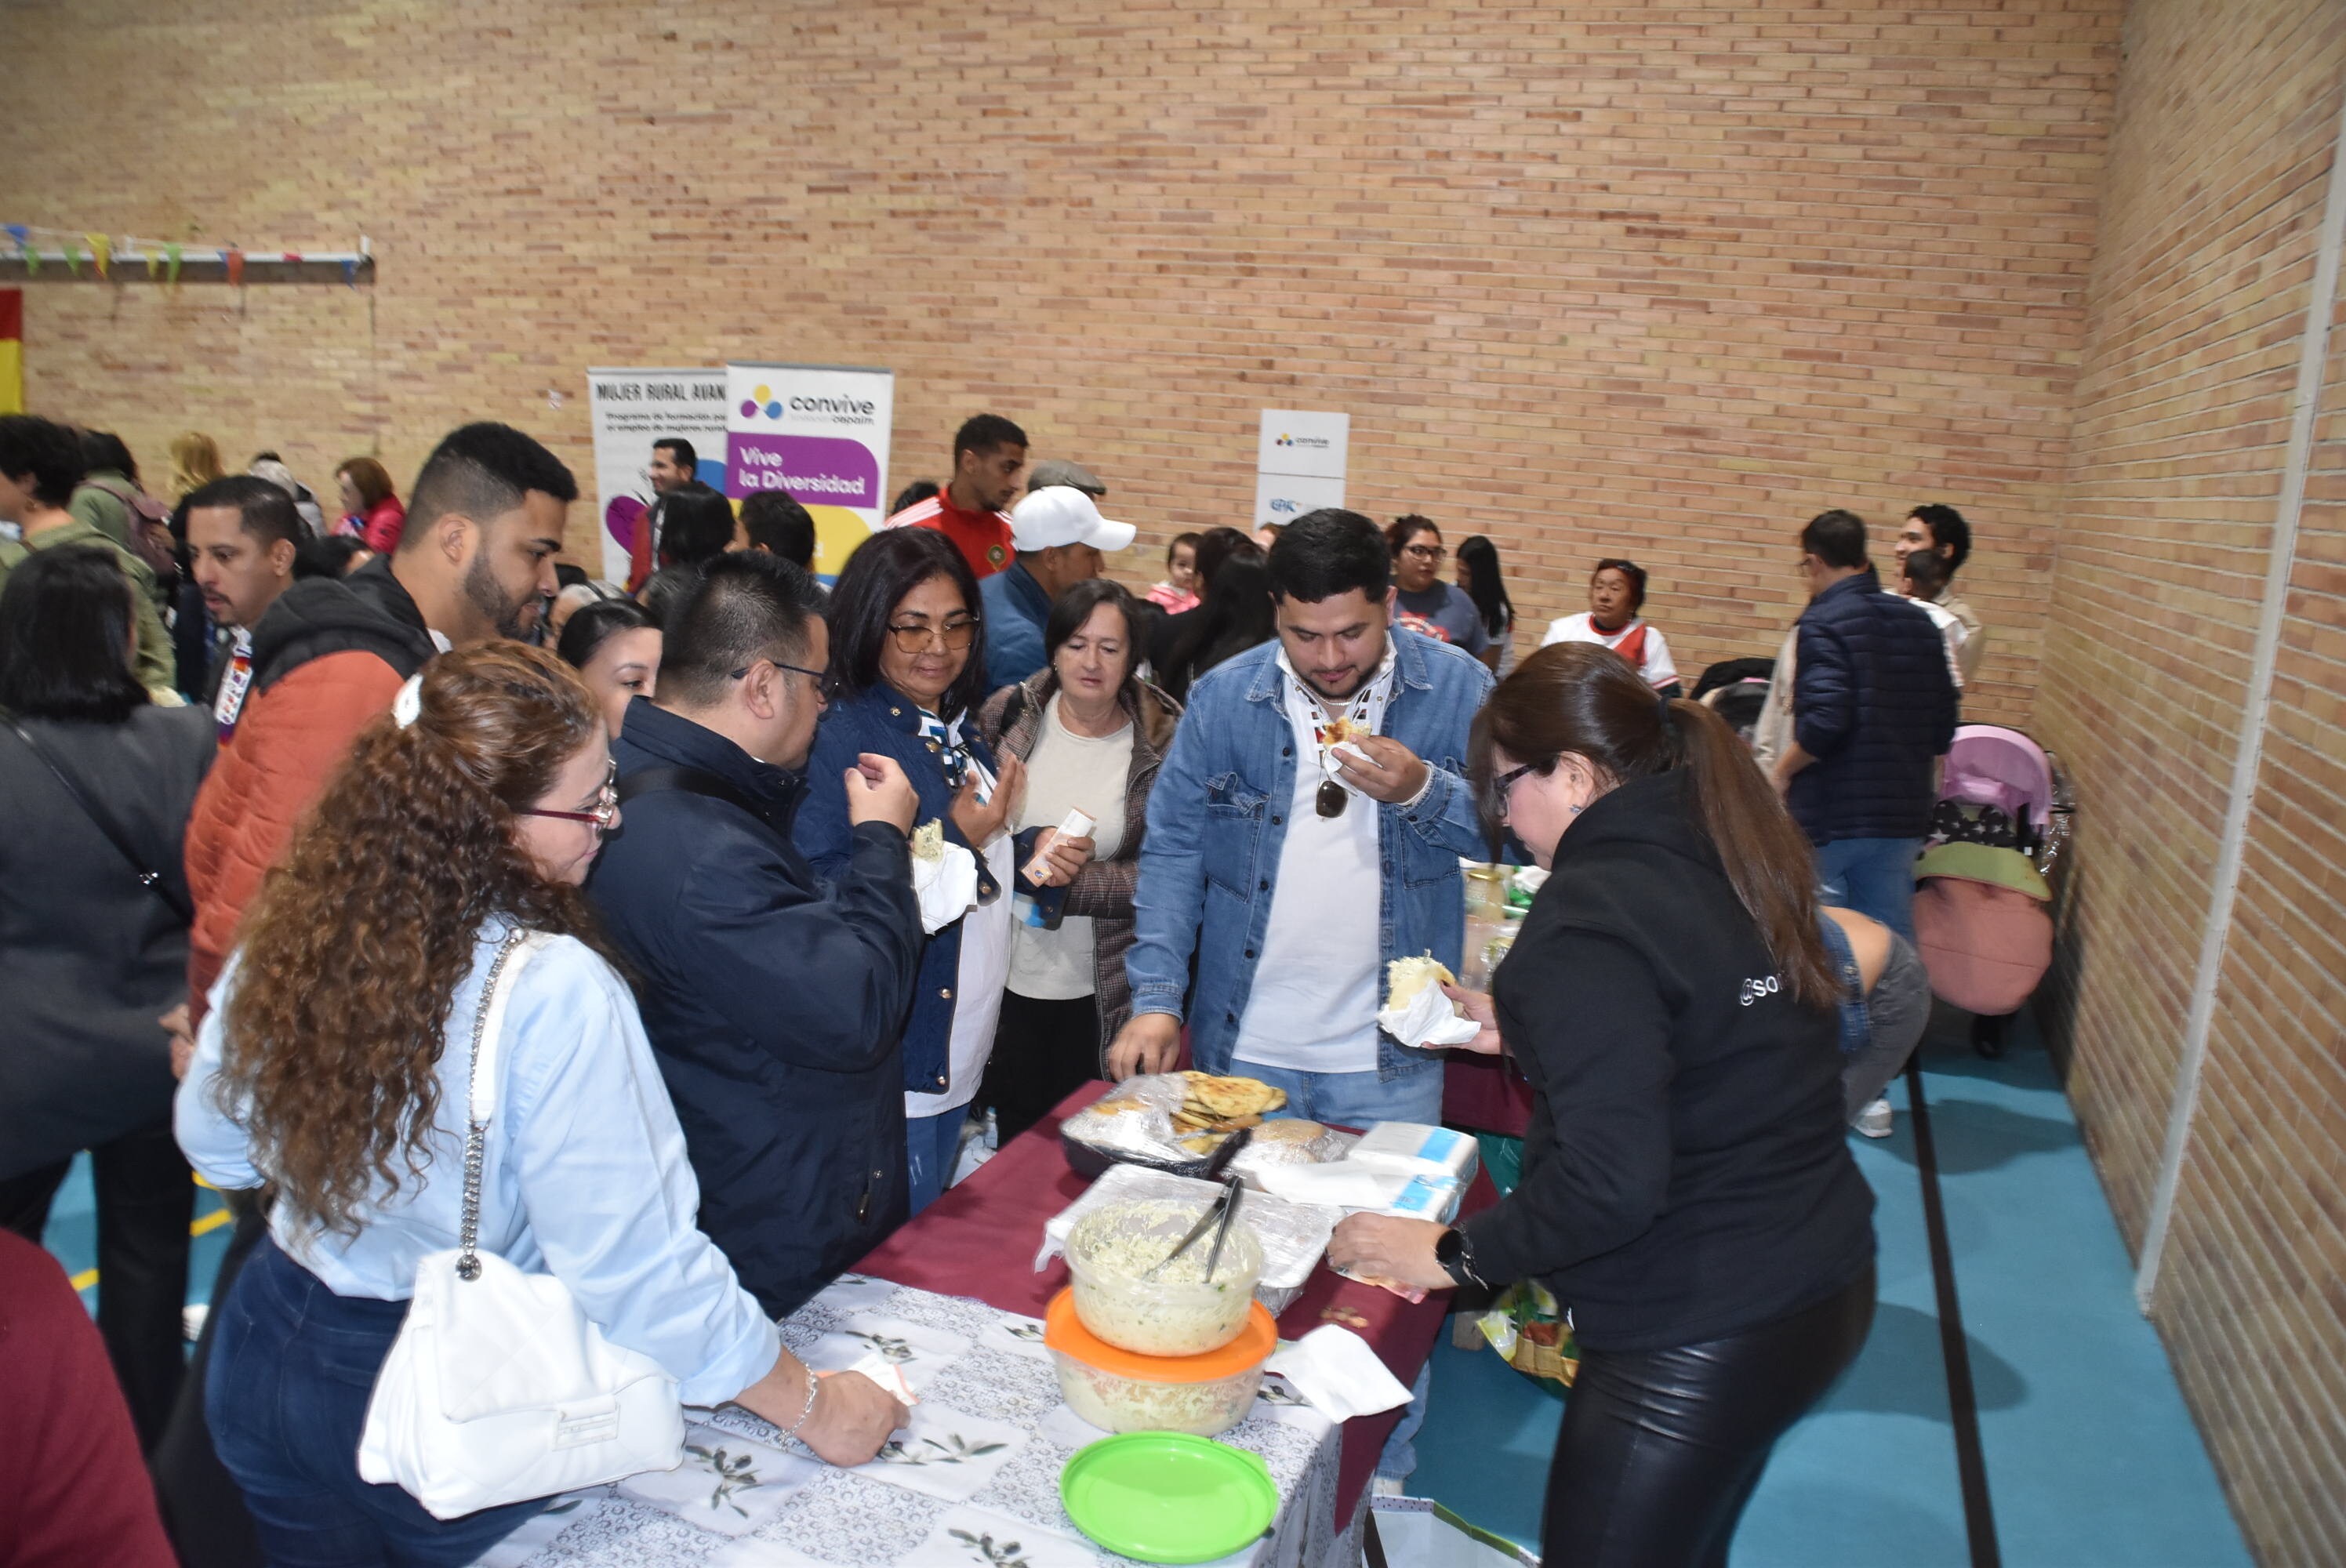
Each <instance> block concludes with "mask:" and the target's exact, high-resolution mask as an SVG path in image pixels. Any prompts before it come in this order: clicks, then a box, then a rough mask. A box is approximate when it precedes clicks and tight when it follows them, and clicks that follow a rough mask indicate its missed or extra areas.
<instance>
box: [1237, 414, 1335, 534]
mask: <svg viewBox="0 0 2346 1568" xmlns="http://www.w3.org/2000/svg"><path fill="white" fill-rule="evenodd" d="M1351 445H1352V415H1351V414H1348V413H1320V412H1312V411H1311V410H1309V409H1295V408H1267V409H1265V410H1263V411H1262V431H1261V434H1260V438H1259V439H1258V441H1257V443H1256V448H1255V459H1254V473H1255V481H1254V525H1255V526H1256V527H1258V528H1260V527H1261V526H1262V525H1263V524H1266V523H1292V522H1294V521H1295V520H1296V519H1297V518H1298V517H1301V516H1302V515H1303V514H1305V513H1306V512H1316V511H1318V510H1319V509H1320V508H1321V507H1322V506H1341V505H1342V504H1344V461H1345V456H1346V453H1347V450H1348V449H1349V448H1350V446H1351Z"/></svg>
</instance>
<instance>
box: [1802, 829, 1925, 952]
mask: <svg viewBox="0 0 2346 1568" xmlns="http://www.w3.org/2000/svg"><path fill="white" fill-rule="evenodd" d="M1922 852H1923V840H1920V839H1835V840H1833V841H1832V842H1831V843H1830V844H1824V845H1821V846H1820V847H1819V848H1818V850H1817V882H1818V884H1819V885H1818V889H1817V892H1818V896H1819V897H1821V899H1823V901H1825V902H1826V903H1829V904H1837V905H1839V906H1840V907H1841V908H1842V909H1845V910H1855V911H1857V912H1858V913H1860V914H1862V915H1871V916H1872V917H1873V918H1874V919H1875V920H1878V921H1881V922H1882V924H1883V925H1886V926H1888V927H1889V928H1890V929H1891V930H1892V931H1894V932H1897V933H1898V934H1899V935H1900V936H1902V937H1904V938H1905V939H1906V940H1907V941H1908V942H1913V940H1914V858H1915V857H1916V856H1917V855H1920V854H1921V853H1922Z"/></svg>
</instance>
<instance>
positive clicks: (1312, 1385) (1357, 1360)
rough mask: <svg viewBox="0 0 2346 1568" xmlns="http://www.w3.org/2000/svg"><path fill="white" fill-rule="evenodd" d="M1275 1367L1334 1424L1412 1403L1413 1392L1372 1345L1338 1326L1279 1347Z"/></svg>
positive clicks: (1313, 1332)
mask: <svg viewBox="0 0 2346 1568" xmlns="http://www.w3.org/2000/svg"><path fill="white" fill-rule="evenodd" d="M1270 1369H1271V1370H1272V1371H1274V1372H1277V1373H1278V1374H1279V1375H1280V1377H1282V1378H1285V1379H1286V1380H1288V1382H1289V1383H1290V1385H1292V1386H1293V1388H1294V1390H1295V1391H1296V1392H1297V1393H1299V1394H1301V1395H1302V1396H1303V1398H1304V1399H1305V1400H1306V1401H1308V1402H1309V1403H1310V1404H1311V1408H1312V1409H1313V1410H1318V1411H1319V1412H1320V1413H1321V1415H1324V1416H1326V1417H1327V1418H1328V1419H1329V1420H1336V1421H1348V1420H1352V1418H1353V1417H1354V1416H1372V1415H1375V1414H1377V1413H1378V1412H1379V1411H1381V1410H1392V1409H1394V1408H1396V1407H1398V1406H1401V1405H1405V1404H1407V1403H1409V1390H1408V1389H1407V1388H1406V1387H1404V1386H1403V1383H1402V1380H1400V1379H1399V1378H1396V1377H1394V1376H1393V1375H1392V1372H1390V1371H1388V1370H1387V1369H1385V1364H1384V1362H1382V1361H1381V1360H1379V1359H1377V1353H1376V1352H1375V1351H1374V1350H1372V1349H1369V1342H1368V1341H1367V1340H1366V1339H1362V1338H1361V1337H1360V1336H1359V1335H1358V1334H1355V1333H1353V1332H1352V1330H1351V1329H1346V1328H1341V1327H1340V1326H1339V1325H1337V1324H1334V1323H1330V1324H1328V1325H1326V1326H1325V1327H1322V1328H1319V1329H1312V1330H1311V1332H1310V1333H1309V1334H1306V1335H1304V1336H1303V1338H1301V1339H1298V1340H1296V1341H1295V1342H1294V1343H1293V1344H1291V1345H1281V1346H1280V1348H1279V1349H1278V1350H1277V1351H1275V1352H1274V1353H1273V1354H1272V1356H1271V1358H1270Z"/></svg>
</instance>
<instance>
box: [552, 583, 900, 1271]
mask: <svg viewBox="0 0 2346 1568" xmlns="http://www.w3.org/2000/svg"><path fill="white" fill-rule="evenodd" d="M828 655H829V634H828V632H827V630H826V628H825V626H824V625H823V621H822V616H821V596H820V594H819V592H818V591H817V589H816V588H815V586H814V581H813V579H812V578H811V577H809V576H808V575H806V574H805V573H804V572H802V571H801V570H800V569H799V568H798V567H797V566H795V565H791V564H790V563H789V562H787V561H784V560H782V559H780V557H778V556H774V555H767V554H764V553H763V552H759V551H750V552H746V553H742V554H739V555H725V556H722V557H720V558H719V559H718V560H717V561H715V562H712V563H710V564H709V565H708V566H707V567H706V568H705V570H704V573H703V575H702V577H701V580H700V581H699V584H698V585H695V587H694V588H693V589H692V592H691V594H690V596H688V598H687V599H686V600H685V602H684V604H683V606H681V608H680V609H679V610H678V613H677V615H676V616H674V617H672V618H671V620H670V621H669V624H668V646H667V647H666V648H665V650H664V657H663V658H662V660H661V666H660V683H659V697H658V702H657V703H655V702H653V701H650V700H648V699H646V698H642V697H638V698H637V700H636V701H635V702H634V703H633V704H632V705H631V706H630V707H629V708H628V709H627V724H626V728H625V732H624V733H623V734H622V735H621V736H620V738H619V739H618V741H617V744H615V745H614V746H613V747H612V748H611V751H612V758H613V761H614V763H615V765H616V767H617V770H618V775H619V799H620V800H621V802H622V803H623V809H624V812H625V816H624V818H623V820H622V821H621V823H620V825H619V829H618V830H617V832H616V833H615V834H613V835H612V836H611V837H610V838H609V839H608V840H607V841H606V843H605V845H604V848H603V854H602V858H601V860H599V861H598V862H597V865H596V867H595V872H594V875H593V877H592V879H591V880H590V881H588V883H587V889H586V891H587V894H588V896H589V897H591V898H592V899H593V900H594V901H595V904H596V906H597V910H598V911H600V912H601V914H602V916H603V920H604V923H605V926H606V929H607V930H608V931H609V932H610V933H611V936H612V938H613V939H614V940H615V941H616V942H617V943H618V945H619V948H620V950H621V951H622V952H624V953H625V955H626V957H627V962H628V964H629V965H630V966H631V967H632V968H633V970H634V972H635V974H634V978H635V982H636V995H637V1002H638V1003H639V1004H640V1005H641V1007H642V1009H643V1017H644V1031H645V1033H647V1034H648V1035H649V1036H650V1037H651V1043H652V1050H653V1052H654V1054H655V1055H657V1057H658V1061H659V1064H660V1074H661V1076H662V1077H663V1078H664V1079H665V1080H666V1081H667V1084H668V1095H669V1098H670V1099H672V1100H673V1101H674V1102H675V1104H676V1115H677V1120H678V1122H679V1123H680V1124H681V1125H682V1126H683V1128H684V1139H685V1149H686V1153H687V1154H688V1156H689V1157H690V1159H691V1161H692V1168H693V1174H694V1175H695V1176H698V1177H699V1181H700V1227H701V1229H703V1230H704V1231H706V1232H708V1233H709V1238H710V1239H711V1240H713V1241H715V1242H716V1243H717V1245H718V1246H719V1247H722V1248H723V1249H724V1251H725V1255H726V1256H727V1257H729V1258H730V1259H731V1260H732V1263H733V1268H734V1271H735V1272H736V1273H737V1274H739V1276H740V1278H741V1283H742V1284H743V1285H745V1286H747V1287H749V1288H750V1292H751V1294H753V1295H755V1296H756V1297H757V1298H758V1300H759V1303H760V1305H761V1306H763V1307H764V1308H766V1310H767V1311H769V1312H771V1313H773V1314H774V1315H775V1316H777V1317H780V1316H781V1315H782V1314H784V1313H787V1312H790V1311H792V1310H794V1309H795V1308H797V1307H798V1306H799V1305H800V1304H801V1302H803V1301H805V1300H806V1299H807V1298H808V1297H810V1296H812V1295H813V1294H814V1293H815V1292H816V1291H817V1290H819V1289H821V1288H822V1286H823V1285H824V1284H825V1283H827V1282H828V1281H829V1280H830V1279H831V1278H833V1277H834V1276H836V1275H837V1274H838V1273H839V1272H840V1271H841V1270H842V1269H844V1268H847V1267H848V1266H849V1265H851V1264H852V1263H853V1262H854V1261H855V1260H856V1259H857V1258H859V1257H862V1256H863V1254H864V1253H866V1252H868V1251H870V1250H871V1248H872V1247H873V1246H875V1245H876V1244H878V1243H879V1241H880V1240H881V1239H882V1238H883V1237H886V1236H887V1234H888V1233H889V1232H890V1231H891V1230H892V1229H893V1228H894V1227H896V1226H897V1225H899V1224H901V1223H902V1222H903V1217H904V1212H905V1196H904V1095H903V1084H902V1083H901V1082H900V1077H901V1069H900V1067H899V1065H898V1063H897V1048H898V1046H897V1043H898V1037H899V1034H900V1032H901V1031H902V1029H903V1022H904V1013H905V1009H906V1007H907V1006H908V1005H909V1004H910V1003H911V1000H912V992H913V975H914V974H915V972H917V971H918V969H919V967H920V960H921V942H922V935H921V916H920V910H919V907H918V906H917V905H916V903H915V902H914V901H913V879H912V864H911V860H910V850H909V846H908V841H907V840H906V837H905V835H906V833H907V832H908V831H909V830H911V828H912V825H913V806H914V796H913V786H912V784H911V782H910V781H909V780H907V779H905V777H904V774H903V769H901V768H899V767H898V766H897V765H896V764H895V763H894V762H893V761H892V760H890V759H886V758H881V757H872V756H866V757H863V758H862V759H860V760H859V763H858V766H857V767H855V768H853V769H849V770H848V775H847V798H848V808H847V809H848V817H849V820H850V821H851V823H852V829H851V832H852V840H853V845H854V848H853V851H852V856H851V858H850V860H849V863H848V866H847V869H846V871H845V872H844V873H843V874H842V875H841V877H840V878H839V880H838V881H837V882H836V883H835V884H834V883H828V882H826V881H823V879H822V878H821V877H819V876H818V875H816V873H815V871H814V870H813V868H812V867H811V866H809V865H808V864H807V862H806V860H805V857H803V856H802V855H801V854H800V853H799V851H798V850H797V849H796V848H795V847H794V846H793V845H792V844H791V842H790V817H791V814H792V813H793V812H795V811H796V810H797V809H798V804H799V800H800V799H801V796H802V795H803V793H804V790H805V780H804V779H803V778H801V775H800V774H799V772H798V771H797V769H801V768H803V767H804V766H805V764H806V759H807V752H808V750H809V749H810V748H811V747H812V745H813V743H814V731H815V723H816V720H817V719H819V718H821V715H822V708H823V699H822V696H821V671H822V667H823V664H824V661H825V659H826V657H828Z"/></svg>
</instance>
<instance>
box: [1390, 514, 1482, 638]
mask: <svg viewBox="0 0 2346 1568" xmlns="http://www.w3.org/2000/svg"><path fill="white" fill-rule="evenodd" d="M1385 543H1386V544H1387V545H1390V546H1392V558H1393V625H1395V626H1407V627H1408V628H1409V629H1410V630H1411V631H1413V632H1420V633H1423V635H1425V636H1429V637H1432V638H1433V639H1434V640H1435V641H1436V642H1445V643H1448V644H1450V645H1451V646H1452V647H1458V648H1464V650H1465V651H1466V652H1468V653H1470V654H1473V655H1474V657H1476V658H1483V656H1484V653H1485V652H1486V651H1487V650H1488V649H1489V648H1490V647H1491V633H1490V629H1489V628H1488V627H1487V626H1484V624H1483V612H1482V611H1481V610H1479V609H1477V608H1476V607H1475V606H1474V600H1473V599H1470V598H1468V597H1467V596H1466V591H1465V590H1464V588H1461V587H1460V586H1458V585H1457V584H1455V583H1445V582H1443V580H1442V563H1443V561H1445V560H1447V559H1449V556H1450V552H1449V551H1448V550H1447V549H1445V548H1444V547H1443V543H1442V530H1441V529H1439V528H1436V527H1435V526H1434V525H1433V518H1431V517H1421V516H1419V515H1418V514H1416V513H1414V512H1413V513H1411V514H1409V515H1407V516H1405V517H1396V518H1394V519H1393V520H1392V526H1391V527H1389V528H1387V529H1386V530H1385ZM1488 662H1490V661H1489V660H1487V659H1484V663H1486V664H1487V663H1488Z"/></svg>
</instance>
